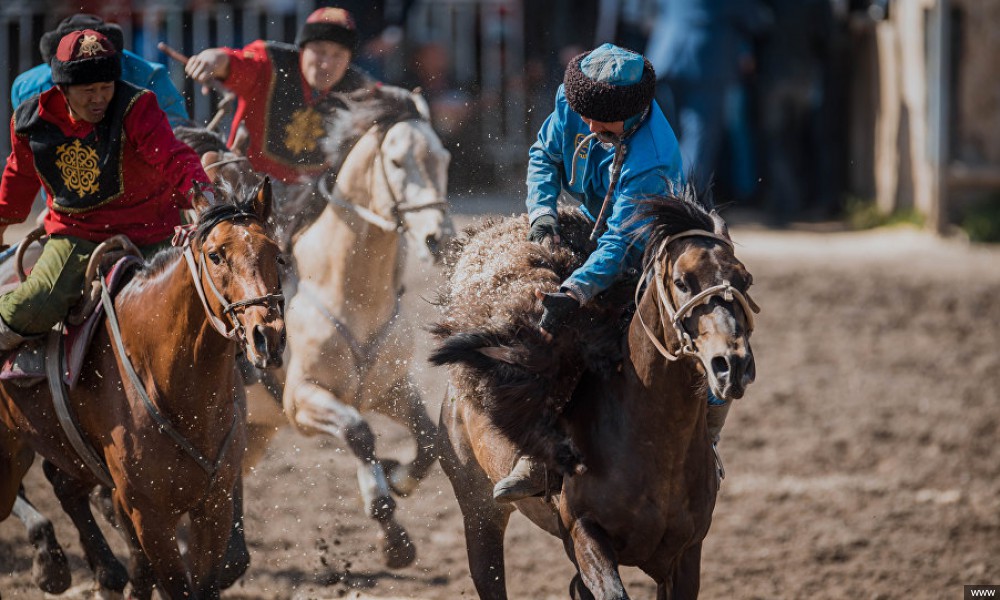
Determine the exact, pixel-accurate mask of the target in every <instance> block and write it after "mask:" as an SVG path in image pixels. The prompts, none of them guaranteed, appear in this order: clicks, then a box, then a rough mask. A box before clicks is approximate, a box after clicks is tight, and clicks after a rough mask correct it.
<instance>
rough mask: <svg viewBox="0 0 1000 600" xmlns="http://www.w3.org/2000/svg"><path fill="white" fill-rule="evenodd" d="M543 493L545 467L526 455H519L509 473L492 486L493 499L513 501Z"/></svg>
mask: <svg viewBox="0 0 1000 600" xmlns="http://www.w3.org/2000/svg"><path fill="white" fill-rule="evenodd" d="M544 493H545V468H544V467H543V466H542V465H539V464H537V463H536V462H535V461H534V460H532V459H531V458H529V457H527V456H521V457H520V458H518V459H517V462H516V463H514V468H513V469H511V470H510V475H507V476H506V477H504V478H503V479H501V480H500V481H498V482H497V484H496V485H495V486H493V500H495V501H496V502H514V501H515V500H524V499H525V498H531V497H532V496H540V495H542V494H544Z"/></svg>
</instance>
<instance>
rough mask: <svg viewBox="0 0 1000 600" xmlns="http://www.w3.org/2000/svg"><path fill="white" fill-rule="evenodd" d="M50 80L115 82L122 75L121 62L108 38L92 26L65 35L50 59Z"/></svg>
mask: <svg viewBox="0 0 1000 600" xmlns="http://www.w3.org/2000/svg"><path fill="white" fill-rule="evenodd" d="M49 65H50V66H51V67H52V83H55V84H56V85H87V84H90V83H97V82H101V81H115V80H117V79H119V78H120V77H121V76H122V61H121V59H120V58H119V56H118V51H117V50H115V48H114V46H112V45H111V42H110V41H109V40H108V38H106V37H104V35H103V34H101V33H98V32H96V31H94V30H93V29H84V30H82V31H74V32H72V33H69V34H67V35H66V36H64V37H63V39H62V40H60V41H59V47H58V48H56V54H55V56H53V57H52V60H50V61H49Z"/></svg>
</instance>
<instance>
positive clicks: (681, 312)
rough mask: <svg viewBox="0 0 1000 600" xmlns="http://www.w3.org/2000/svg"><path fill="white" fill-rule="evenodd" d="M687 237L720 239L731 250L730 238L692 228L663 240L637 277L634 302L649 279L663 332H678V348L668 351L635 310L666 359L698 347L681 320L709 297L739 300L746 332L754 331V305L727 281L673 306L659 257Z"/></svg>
mask: <svg viewBox="0 0 1000 600" xmlns="http://www.w3.org/2000/svg"><path fill="white" fill-rule="evenodd" d="M689 237H700V238H709V239H713V240H716V241H719V242H722V243H723V244H724V245H725V246H726V247H728V248H729V249H730V250H733V242H732V241H730V240H729V238H726V237H724V236H721V235H718V234H716V233H712V232H710V231H706V230H704V229H692V230H690V231H685V232H683V233H678V234H675V235H672V236H670V237H668V238H666V239H665V240H663V242H661V243H660V246H659V248H657V250H656V255H655V259H654V260H653V261H652V263H653V264H652V268H649V267H647V269H646V271H645V272H644V273H643V276H642V277H641V278H640V279H639V283H638V284H637V285H636V288H635V302H636V305H637V306H638V304H639V294H640V292H641V290H642V289H643V287H644V286H645V285H646V284H648V283H649V280H650V279H652V280H653V285H654V287H655V290H656V297H655V302H656V304H657V308H658V309H659V310H658V312H659V314H660V321H661V324H662V325H663V330H664V333H666V331H667V327H668V326H669V327H671V328H672V329H673V330H674V333H675V334H676V335H677V339H678V341H679V343H680V349H679V350H678V352H677V353H676V354H674V353H672V352H670V351H669V350H667V348H666V344H665V341H664V342H661V341H660V340H658V339H657V338H656V335H655V334H654V333H653V331H652V330H651V329H650V328H649V326H647V325H646V322H645V321H644V320H643V318H642V312H641V311H639V310H636V316H637V317H638V318H639V323H640V324H641V325H642V328H643V330H644V331H645V332H646V336H647V337H649V340H650V341H651V342H653V346H655V347H656V349H657V350H658V351H659V352H660V354H661V355H663V357H664V358H666V359H667V360H668V361H675V360H677V359H678V358H680V357H681V356H696V355H697V354H698V352H697V350H695V348H694V340H692V339H691V335H690V334H689V333H688V331H687V329H685V328H684V323H683V320H684V318H685V317H687V316H688V314H689V313H690V312H691V311H692V310H693V309H694V308H695V307H696V306H699V305H701V304H705V303H706V302H708V301H709V300H711V299H712V298H716V297H718V298H721V299H722V300H724V301H725V302H730V303H731V302H732V301H733V299H735V300H736V301H737V302H739V304H740V306H741V307H743V313H744V315H745V316H746V319H747V335H749V334H750V333H752V332H753V327H754V320H753V313H754V312H755V310H754V309H753V307H754V305H753V304H752V303H751V302H750V301H749V300H748V299H747V297H746V295H745V294H744V293H743V292H741V291H740V290H739V289H737V288H735V287H733V285H732V284H731V283H730V282H729V281H725V280H723V282H722V283H720V284H718V285H713V286H711V287H708V288H705V289H704V290H702V291H701V292H699V293H697V294H695V295H694V296H693V297H691V299H689V300H688V301H687V302H685V303H684V304H682V305H681V306H679V307H677V306H675V305H674V302H673V300H672V299H671V298H670V294H668V293H667V290H666V288H665V287H664V285H663V267H662V259H663V258H666V256H667V254H668V252H669V246H670V244H671V243H672V242H674V241H676V240H679V239H682V238H689Z"/></svg>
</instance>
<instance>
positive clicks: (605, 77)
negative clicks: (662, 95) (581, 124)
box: [563, 44, 656, 123]
mask: <svg viewBox="0 0 1000 600" xmlns="http://www.w3.org/2000/svg"><path fill="white" fill-rule="evenodd" d="M563 85H564V89H565V93H566V101H567V102H569V107H570V108H572V109H573V111H574V112H576V113H577V114H579V115H580V116H583V117H586V118H588V119H593V120H595V121H602V122H605V123H614V122H616V121H624V120H626V119H628V118H629V117H633V116H635V115H638V114H640V113H642V112H643V111H644V110H646V108H647V107H648V106H649V104H650V102H652V101H653V94H654V92H655V89H656V73H655V72H654V71H653V65H651V64H650V63H649V61H648V60H646V59H645V58H644V57H643V56H642V55H641V54H637V53H635V52H632V51H630V50H626V49H624V48H620V47H618V46H615V45H614V44H604V45H602V46H599V47H598V48H595V49H594V50H592V51H590V52H584V53H583V54H580V55H578V56H576V57H574V58H573V60H571V61H569V64H568V65H567V66H566V74H565V75H564V76H563Z"/></svg>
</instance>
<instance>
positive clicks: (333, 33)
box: [295, 7, 358, 52]
mask: <svg viewBox="0 0 1000 600" xmlns="http://www.w3.org/2000/svg"><path fill="white" fill-rule="evenodd" d="M315 41H327V42H336V43H338V44H340V45H341V46H346V47H347V48H349V49H350V50H351V52H354V50H355V49H356V47H357V45H358V30H357V28H356V27H355V25H354V17H352V16H351V13H349V12H347V11H346V10H344V9H343V8H330V7H328V8H317V9H316V10H314V11H313V12H312V14H311V15H309V17H308V18H307V19H306V22H305V24H304V25H302V29H301V30H300V31H299V34H298V35H297V36H295V45H296V46H298V47H299V48H301V47H302V46H304V45H306V44H307V43H308V42H315Z"/></svg>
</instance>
